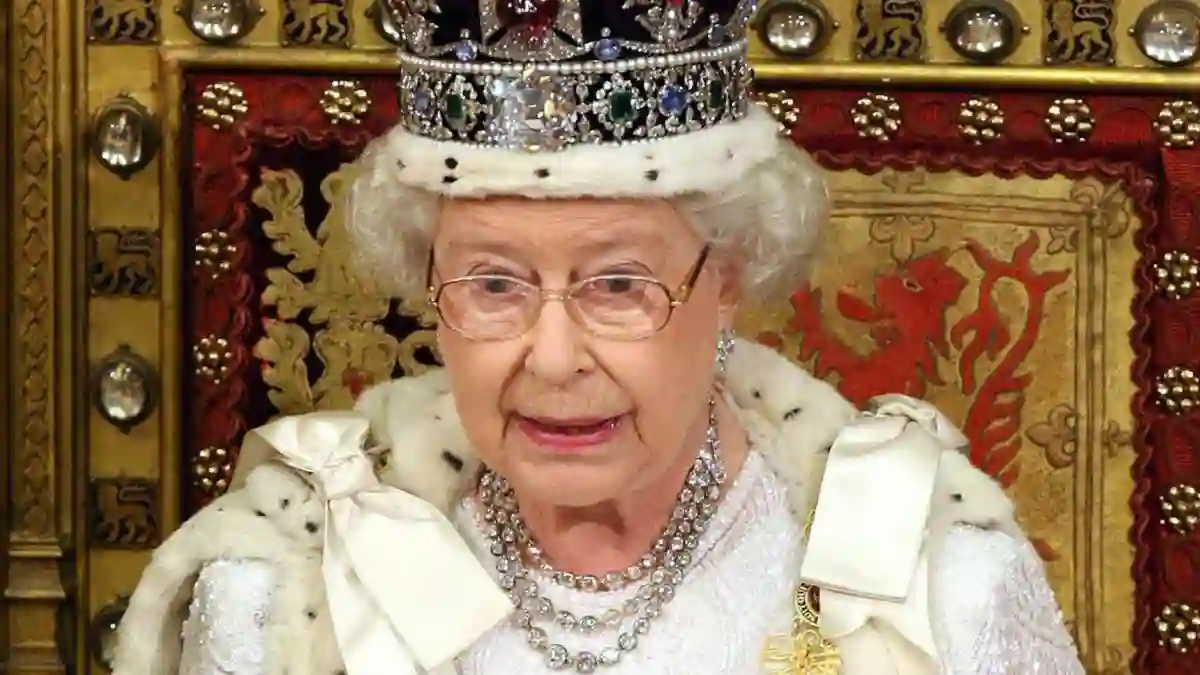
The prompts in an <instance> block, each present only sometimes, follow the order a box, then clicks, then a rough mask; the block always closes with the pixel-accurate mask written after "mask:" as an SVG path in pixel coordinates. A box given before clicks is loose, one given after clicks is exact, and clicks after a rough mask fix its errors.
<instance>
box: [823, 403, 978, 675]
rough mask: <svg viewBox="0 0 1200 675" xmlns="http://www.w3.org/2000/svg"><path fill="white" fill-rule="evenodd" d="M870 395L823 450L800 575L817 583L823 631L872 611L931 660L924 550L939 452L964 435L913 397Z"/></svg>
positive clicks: (845, 630)
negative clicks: (870, 407) (861, 411)
mask: <svg viewBox="0 0 1200 675" xmlns="http://www.w3.org/2000/svg"><path fill="white" fill-rule="evenodd" d="M875 403H876V408H875V411H874V412H873V413H870V414H867V415H864V416H863V417H861V418H859V419H857V420H855V421H854V422H852V423H850V424H849V425H847V426H846V427H845V428H844V429H843V430H842V431H841V433H840V434H839V435H838V437H837V439H836V440H835V441H834V443H833V446H832V447H831V448H830V452H829V460H828V463H827V465H826V469H825V475H824V478H823V479H822V483H821V491H820V495H819V496H818V498H817V505H816V511H815V513H814V516H813V524H812V530H811V533H810V535H809V537H808V545H807V548H806V550H805V554H804V562H803V564H802V566H801V570H800V576H801V579H802V581H804V582H805V583H809V584H812V585H814V586H817V587H819V588H820V589H821V632H822V634H823V635H825V636H826V637H827V638H828V639H831V640H836V639H837V638H840V637H844V636H846V635H849V634H850V633H852V632H854V631H855V630H858V629H859V628H860V627H862V626H863V624H865V623H866V622H867V621H868V620H871V619H875V620H878V621H880V622H882V623H885V624H888V625H890V626H892V627H893V628H895V629H896V630H897V631H898V632H899V633H900V634H901V635H903V636H904V637H905V638H906V639H908V640H909V641H911V642H912V643H913V644H914V645H915V646H917V647H919V648H920V649H921V650H922V651H924V652H926V653H927V654H928V655H930V656H931V657H934V658H936V656H937V649H936V646H935V644H934V639H933V632H932V626H931V623H930V614H929V588H928V586H929V579H928V576H929V572H928V566H929V561H928V558H927V555H926V554H925V553H924V551H923V549H924V545H925V540H926V536H927V532H926V528H927V525H928V521H929V515H930V508H931V505H932V500H933V490H934V483H935V481H936V479H937V473H938V464H939V461H940V457H941V454H942V452H944V451H946V450H952V449H961V448H964V447H966V445H967V439H966V437H965V436H963V434H962V432H960V431H959V430H958V429H957V428H956V427H955V426H954V425H953V424H951V423H950V422H949V420H947V419H946V418H945V417H944V416H943V415H942V414H941V413H940V412H938V411H937V409H936V408H933V407H932V406H930V405H928V404H926V403H923V402H921V401H917V400H915V399H912V398H909V397H907V396H887V397H880V398H879V399H876V400H875Z"/></svg>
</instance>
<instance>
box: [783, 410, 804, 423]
mask: <svg viewBox="0 0 1200 675" xmlns="http://www.w3.org/2000/svg"><path fill="white" fill-rule="evenodd" d="M802 412H804V409H803V408H792V409H791V410H789V411H787V412H785V413H783V419H784V421H785V422H790V421H791V420H793V419H795V418H796V415H799V414H800V413H802Z"/></svg>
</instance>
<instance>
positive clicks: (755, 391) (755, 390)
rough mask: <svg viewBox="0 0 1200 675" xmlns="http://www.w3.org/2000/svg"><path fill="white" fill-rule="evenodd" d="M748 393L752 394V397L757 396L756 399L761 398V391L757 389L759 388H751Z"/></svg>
mask: <svg viewBox="0 0 1200 675" xmlns="http://www.w3.org/2000/svg"><path fill="white" fill-rule="evenodd" d="M750 395H751V396H753V397H754V398H757V399H761V398H762V392H761V391H759V390H757V389H753V390H751V391H750Z"/></svg>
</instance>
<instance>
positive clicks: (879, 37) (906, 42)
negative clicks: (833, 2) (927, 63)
mask: <svg viewBox="0 0 1200 675" xmlns="http://www.w3.org/2000/svg"><path fill="white" fill-rule="evenodd" d="M855 15H856V16H857V17H858V33H857V34H856V35H855V38H854V46H855V56H856V58H857V59H858V60H860V61H920V60H921V59H922V58H923V57H924V55H925V29H924V20H925V10H924V9H923V7H922V5H921V1H920V0H858V5H857V7H856V9H855Z"/></svg>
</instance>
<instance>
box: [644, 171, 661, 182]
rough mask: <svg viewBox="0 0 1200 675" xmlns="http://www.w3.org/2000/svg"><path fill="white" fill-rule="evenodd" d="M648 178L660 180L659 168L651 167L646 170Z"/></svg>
mask: <svg viewBox="0 0 1200 675" xmlns="http://www.w3.org/2000/svg"><path fill="white" fill-rule="evenodd" d="M646 180H650V181H654V180H658V169H650V170H649V171H647V172H646Z"/></svg>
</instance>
